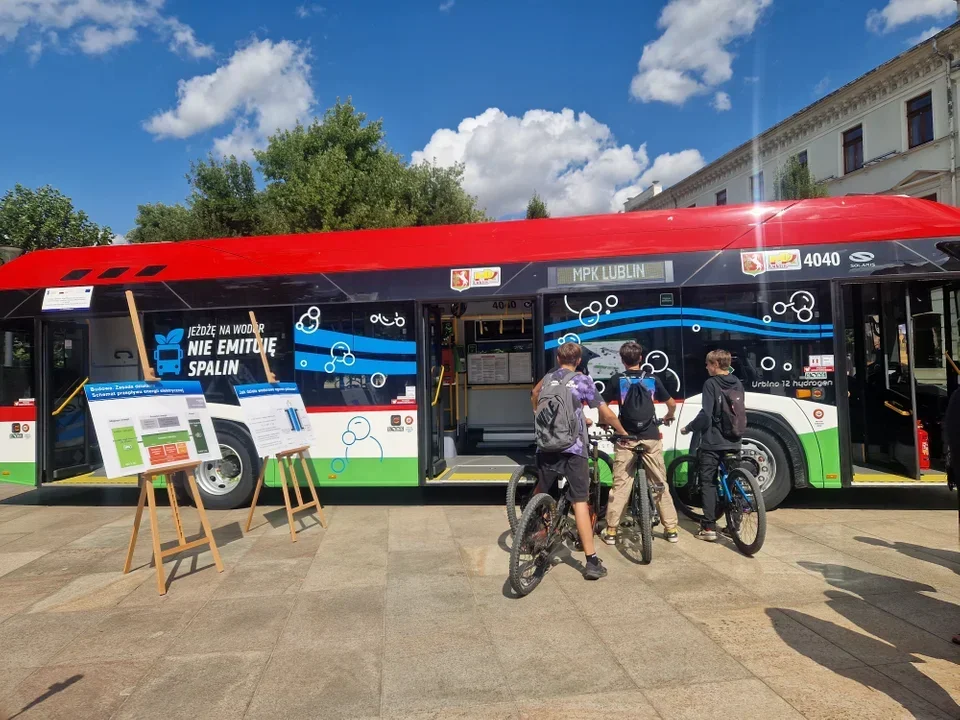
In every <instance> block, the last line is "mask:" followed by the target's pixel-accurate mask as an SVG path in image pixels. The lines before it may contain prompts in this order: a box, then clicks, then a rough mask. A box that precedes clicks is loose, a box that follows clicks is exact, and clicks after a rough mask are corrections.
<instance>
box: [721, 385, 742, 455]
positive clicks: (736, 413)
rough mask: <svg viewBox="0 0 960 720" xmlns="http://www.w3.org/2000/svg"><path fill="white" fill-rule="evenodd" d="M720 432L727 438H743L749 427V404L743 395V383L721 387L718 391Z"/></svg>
mask: <svg viewBox="0 0 960 720" xmlns="http://www.w3.org/2000/svg"><path fill="white" fill-rule="evenodd" d="M717 404H718V405H719V406H720V408H719V425H720V434H721V435H723V437H724V438H726V439H727V440H734V441H736V440H741V439H742V438H743V433H744V432H745V431H746V429H747V406H746V403H745V402H744V397H743V385H741V384H740V383H737V384H736V385H735V386H733V387H722V386H721V387H720V388H719V392H718V393H717Z"/></svg>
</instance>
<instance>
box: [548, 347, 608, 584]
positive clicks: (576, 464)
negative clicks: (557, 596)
mask: <svg viewBox="0 0 960 720" xmlns="http://www.w3.org/2000/svg"><path fill="white" fill-rule="evenodd" d="M582 356H583V353H582V351H581V349H580V346H579V345H578V344H577V343H564V344H563V345H561V346H560V348H559V349H558V350H557V363H558V365H559V367H558V368H557V369H556V370H551V371H550V372H549V373H547V375H546V377H544V378H543V380H541V381H540V382H539V383H538V384H537V386H536V387H535V388H534V389H533V392H532V393H531V396H532V401H533V411H534V429H535V431H536V437H537V464H538V466H539V467H540V469H541V470H545V471H547V472H550V473H553V474H556V475H557V476H562V477H565V478H566V479H567V497H568V498H570V502H571V504H572V505H573V514H574V517H575V518H576V521H577V532H578V533H579V535H580V542H581V544H582V545H583V552H584V553H585V554H586V556H587V563H586V566H585V568H584V571H583V576H584V578H586V579H587V580H599V579H600V578H602V577H603V576H605V575H606V574H607V569H606V568H605V567H604V566H603V563H601V562H600V559H599V558H598V557H597V553H596V549H595V547H594V544H593V522H592V521H591V519H590V507H589V504H588V502H587V498H588V497H589V495H590V472H589V465H588V463H587V448H588V445H589V441H588V438H587V423H586V419H585V418H584V416H583V406H584V405H587V406H589V407H591V408H594V409H596V410H597V412H598V413H599V415H600V422H601V423H603V424H605V425H610V426H612V427H613V429H614V430H615V431H616V432H617V433H619V434H620V435H625V434H626V433H625V432H624V430H623V426H622V425H621V424H620V421H619V420H617V416H616V415H614V413H613V411H612V410H611V409H610V408H609V407H607V405H606V403H605V402H603V400H602V399H601V397H600V393H598V392H597V388H596V386H595V385H594V384H593V380H592V379H591V378H590V376H589V375H585V374H583V373H581V372H577V366H578V365H579V363H580V359H581V358H582Z"/></svg>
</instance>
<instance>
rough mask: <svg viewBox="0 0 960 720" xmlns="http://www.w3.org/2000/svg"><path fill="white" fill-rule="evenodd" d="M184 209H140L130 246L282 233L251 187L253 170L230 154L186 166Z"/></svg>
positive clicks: (262, 197) (129, 236)
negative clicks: (187, 185)
mask: <svg viewBox="0 0 960 720" xmlns="http://www.w3.org/2000/svg"><path fill="white" fill-rule="evenodd" d="M186 178H187V183H188V184H189V185H190V188H191V192H190V196H189V197H188V198H187V202H186V205H181V204H179V203H178V204H176V205H165V204H163V203H156V204H147V205H140V206H139V207H138V208H137V219H136V227H134V229H133V230H131V231H130V232H129V233H127V239H128V240H129V241H130V242H134V243H141V242H163V241H169V240H190V239H194V238H205V237H211V238H212V237H239V236H246V235H267V234H270V233H273V232H277V231H279V230H281V229H282V223H281V222H280V221H279V219H278V218H277V215H276V212H275V209H274V208H273V207H272V206H271V205H270V203H269V201H268V199H267V198H266V197H265V195H264V193H263V192H262V191H261V190H259V189H258V188H257V184H256V179H255V177H254V173H253V168H251V167H250V164H249V163H247V162H241V161H239V160H237V158H235V157H233V156H231V157H229V158H223V159H222V160H217V159H216V158H214V157H212V156H211V157H209V158H207V160H206V161H203V160H200V161H198V162H195V163H191V164H190V172H189V173H187V176H186Z"/></svg>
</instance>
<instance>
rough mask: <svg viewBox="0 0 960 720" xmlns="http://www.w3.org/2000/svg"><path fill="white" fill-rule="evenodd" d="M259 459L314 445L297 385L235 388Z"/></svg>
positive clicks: (285, 384)
mask: <svg viewBox="0 0 960 720" xmlns="http://www.w3.org/2000/svg"><path fill="white" fill-rule="evenodd" d="M233 389H234V390H235V391H236V393H237V398H238V399H239V400H240V409H241V410H242V411H243V416H244V422H245V423H246V425H247V428H249V430H250V434H251V435H252V436H253V444H254V445H256V446H257V454H258V455H259V456H260V457H270V456H272V455H277V454H278V453H279V454H282V453H285V452H290V451H292V450H299V449H301V448H304V447H307V446H309V445H312V444H313V440H314V438H313V428H312V427H311V425H310V419H309V417H308V416H307V411H306V408H305V407H304V405H303V398H302V397H301V396H300V389H299V388H298V387H297V385H296V383H275V384H270V383H262V384H253V385H234V386H233Z"/></svg>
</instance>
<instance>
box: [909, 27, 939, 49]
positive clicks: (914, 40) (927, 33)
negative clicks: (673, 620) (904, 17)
mask: <svg viewBox="0 0 960 720" xmlns="http://www.w3.org/2000/svg"><path fill="white" fill-rule="evenodd" d="M941 30H943V28H942V27H940V26H938V25H934V26H933V27H929V28H927V29H926V30H924V31H923V32H922V33H920V34H919V35H914V36H913V37H911V38H907V45H910V46H911V47H913V46H914V45H919V44H920V43H922V42H923V41H924V40H929V39H930V38H932V37H933V36H934V35H936V34H937V33H938V32H940V31H941Z"/></svg>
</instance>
